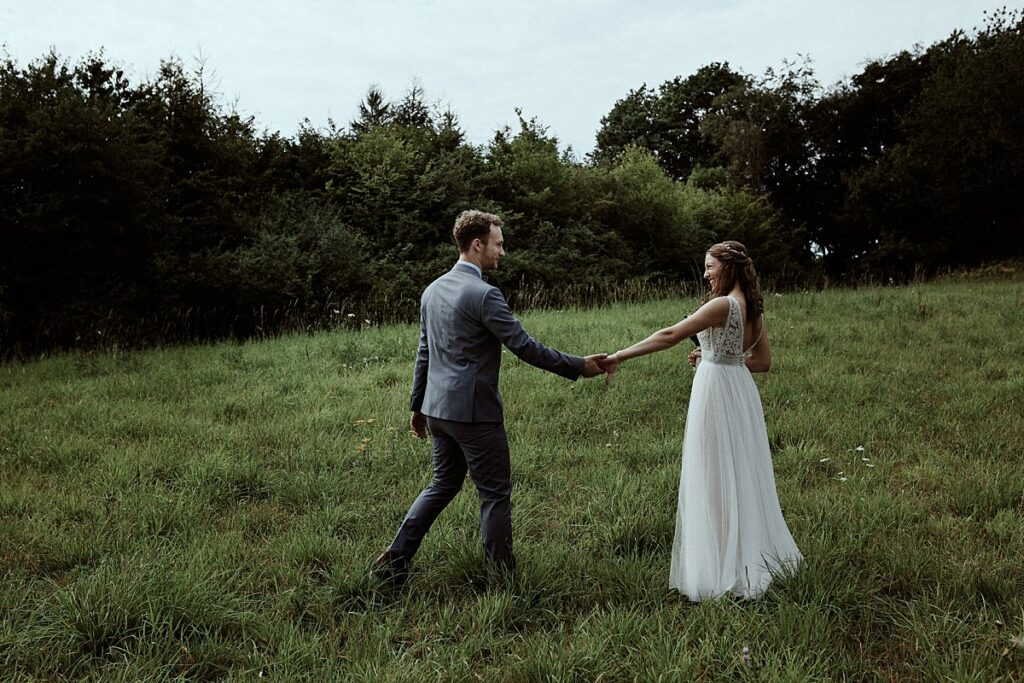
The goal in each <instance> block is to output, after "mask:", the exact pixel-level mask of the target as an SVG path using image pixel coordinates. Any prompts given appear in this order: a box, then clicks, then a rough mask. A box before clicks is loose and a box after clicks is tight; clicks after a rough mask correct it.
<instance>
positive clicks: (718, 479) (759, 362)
mask: <svg viewBox="0 0 1024 683" xmlns="http://www.w3.org/2000/svg"><path fill="white" fill-rule="evenodd" d="M704 278H705V279H706V280H707V281H708V282H709V284H710V285H711V292H710V294H709V298H708V300H707V301H706V302H705V303H704V305H702V306H701V307H700V308H699V309H698V310H697V311H696V312H695V313H694V314H693V315H691V316H689V317H687V318H685V319H684V320H682V321H680V322H678V323H676V324H675V325H673V326H671V327H666V328H665V329H662V330H659V331H657V332H655V333H654V334H652V335H651V336H650V337H648V338H647V339H644V340H643V341H641V342H637V343H636V344H633V345H632V346H630V347H629V348H626V349H623V350H621V351H618V352H616V353H614V354H612V355H611V356H608V358H606V359H605V360H604V361H602V363H601V364H602V367H603V368H604V369H605V370H606V371H607V373H608V376H607V379H606V381H608V382H610V381H611V379H612V376H613V375H614V374H615V372H617V371H618V368H619V365H620V364H621V363H622V362H623V361H626V360H628V359H630V358H636V357H638V356H644V355H647V354H649V353H654V352H656V351H664V350H665V349H668V348H671V347H672V346H675V345H676V344H678V343H679V342H680V341H682V340H683V339H686V338H687V337H690V336H692V335H694V334H696V335H697V337H698V339H699V341H700V350H699V351H694V352H692V353H691V354H690V364H691V365H694V366H695V367H696V369H697V370H696V373H695V375H694V378H693V387H692V389H691V391H690V406H689V410H688V411H687V415H686V433H685V436H684V437H683V455H682V474H681V475H680V478H679V507H678V511H677V513H676V532H675V541H674V542H673V545H672V569H671V573H670V577H669V585H670V586H671V587H672V588H674V589H675V590H678V591H679V592H681V593H683V594H684V595H686V596H687V597H689V599H690V600H693V601H694V602H697V601H700V600H705V599H708V598H715V597H718V596H721V595H724V594H726V593H731V594H733V595H736V596H739V597H744V598H756V597H759V596H760V595H761V594H762V593H764V591H765V590H766V589H767V588H768V584H770V583H771V580H772V577H773V576H775V575H776V574H779V573H784V572H792V571H794V570H795V569H796V567H797V565H799V563H800V562H801V561H802V560H803V556H802V555H801V554H800V551H799V550H798V549H797V547H796V543H795V542H794V541H793V536H792V535H791V534H790V533H789V528H788V527H787V526H786V522H785V520H784V519H783V518H782V510H781V509H780V508H779V498H778V495H777V494H776V492H775V476H774V474H773V472H772V462H771V453H770V451H769V447H768V432H767V430H766V428H765V423H764V411H763V409H762V408H761V398H760V396H759V395H758V392H757V385H755V384H754V379H753V376H752V375H751V373H752V372H766V371H767V370H768V369H769V367H770V366H771V360H772V351H771V345H770V344H769V343H768V332H767V330H766V329H765V325H764V316H763V305H762V304H763V301H762V297H761V292H760V286H759V284H758V279H757V273H756V272H755V271H754V264H753V261H751V259H750V257H749V256H748V255H747V250H746V248H745V247H744V246H743V245H742V244H740V243H739V242H735V241H731V240H730V241H726V242H720V243H718V244H715V245H713V246H712V247H711V248H710V249H708V251H707V253H706V254H705V257H704Z"/></svg>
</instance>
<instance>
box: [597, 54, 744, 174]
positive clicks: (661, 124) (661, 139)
mask: <svg viewBox="0 0 1024 683" xmlns="http://www.w3.org/2000/svg"><path fill="white" fill-rule="evenodd" d="M749 80H750V79H749V78H748V77H746V76H744V75H742V74H740V73H738V72H736V71H733V70H732V69H731V68H730V67H729V65H728V64H727V63H723V64H719V63H713V64H708V65H706V66H703V67H701V68H700V69H698V70H697V71H696V72H695V73H693V74H692V75H690V76H688V77H686V78H680V77H676V78H674V79H672V80H669V81H666V82H664V83H662V84H661V86H660V87H659V88H658V92H657V93H655V92H653V91H652V90H650V89H648V88H647V86H646V85H643V86H641V87H640V88H639V89H638V90H634V91H631V92H630V93H629V94H628V95H627V96H626V97H625V98H624V99H622V100H619V101H618V102H616V103H615V106H614V107H613V108H612V111H611V112H609V114H608V115H607V116H605V117H603V118H602V119H601V128H600V129H599V130H598V132H597V145H596V147H595V150H594V154H593V158H594V159H595V160H597V161H606V162H607V161H610V160H612V159H615V158H616V157H617V156H618V155H620V154H622V152H623V151H624V150H625V148H626V147H627V146H630V145H633V146H638V147H643V148H645V149H648V150H650V151H651V152H652V153H653V154H654V155H655V157H656V158H657V159H658V161H659V163H660V164H661V166H662V168H664V169H665V171H666V172H667V173H668V174H669V175H670V176H671V177H673V178H675V179H677V180H685V179H686V178H687V177H689V175H690V173H691V172H692V171H693V169H694V168H695V167H697V166H705V167H707V166H712V165H714V163H715V157H716V154H717V152H718V147H717V146H716V145H715V144H714V142H713V141H712V140H710V139H709V138H708V136H707V135H706V134H705V132H704V131H703V130H702V128H701V125H702V123H703V121H704V117H705V116H706V115H707V114H708V113H709V112H710V111H712V108H713V105H714V103H715V100H716V98H718V97H720V96H722V95H724V94H725V93H728V92H731V91H733V90H734V89H736V88H739V87H742V86H744V85H746V84H748V83H749Z"/></svg>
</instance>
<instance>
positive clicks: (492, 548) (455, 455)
mask: <svg viewBox="0 0 1024 683" xmlns="http://www.w3.org/2000/svg"><path fill="white" fill-rule="evenodd" d="M501 226H502V222H501V219H500V218H498V217H497V216H495V215H493V214H489V213H483V212H482V211H463V212H462V214H461V215H459V217H458V219H456V221H455V229H454V230H453V234H454V237H455V242H456V244H457V245H458V247H459V260H458V262H457V263H456V264H455V267H454V268H452V269H451V270H450V271H448V272H447V273H445V274H444V275H442V276H441V277H439V278H438V279H436V280H434V282H432V283H431V284H430V285H429V286H428V287H427V288H426V290H424V292H423V296H422V298H421V299H420V343H419V350H418V352H417V356H416V368H415V372H414V374H413V382H412V401H411V405H410V408H411V409H412V419H411V421H410V425H411V427H412V431H413V432H414V433H415V434H416V436H417V437H419V438H423V437H425V436H426V435H427V433H428V431H429V433H430V436H431V439H432V441H433V461H434V478H433V481H432V482H431V483H430V486H428V487H427V488H426V489H424V490H423V492H422V493H420V495H419V497H418V498H416V500H415V501H414V502H413V504H412V507H410V508H409V512H408V513H407V514H406V516H405V521H403V522H402V526H401V527H400V528H399V530H398V534H397V535H396V536H395V540H394V541H392V543H391V546H390V547H389V548H388V549H387V550H385V551H384V552H383V553H381V555H380V557H378V558H377V559H376V560H375V561H374V563H373V574H374V575H375V576H376V577H377V578H379V579H381V580H383V581H390V582H393V583H397V584H401V583H402V582H404V581H405V579H406V577H407V576H408V568H409V563H410V562H411V561H412V558H413V556H414V555H415V554H416V551H417V550H418V549H419V547H420V543H421V542H422V541H423V537H424V535H426V533H427V531H428V530H429V529H430V525H431V524H433V522H434V520H435V519H436V518H437V516H438V515H439V514H440V513H441V511H442V510H444V508H445V506H447V505H448V503H450V502H451V501H452V499H453V498H455V495H456V494H457V493H458V492H459V489H460V488H462V482H463V480H464V479H465V478H466V472H467V471H468V472H469V476H470V478H471V479H472V480H473V484H474V485H475V486H476V489H477V492H478V493H479V495H480V532H481V535H482V536H483V544H484V551H485V553H486V555H487V558H488V559H489V560H490V561H491V562H493V563H494V564H495V565H496V566H497V567H498V568H501V569H505V570H512V569H514V568H515V559H514V557H513V555H512V507H511V502H510V495H511V492H512V481H511V466H510V462H509V449H508V438H507V436H506V434H505V425H504V422H503V419H502V417H503V416H502V405H501V396H500V394H499V393H498V371H499V369H500V365H501V347H502V345H504V346H506V347H507V348H508V349H509V351H511V352H512V353H514V354H515V355H516V356H518V357H519V358H520V359H522V360H523V361H525V362H527V363H529V364H531V365H535V366H536V367H538V368H541V369H542V370H547V371H548V372H553V373H555V374H557V375H561V376H562V377H565V378H567V379H570V380H576V379H577V378H578V377H579V376H580V375H582V376H584V377H594V376H595V375H600V374H602V373H603V372H604V371H603V370H601V368H600V367H599V366H598V364H597V361H598V360H599V359H600V358H602V357H603V356H604V355H605V354H599V355H594V356H587V357H586V358H581V357H580V356H570V355H567V354H564V353H561V352H560V351H556V350H554V349H551V348H548V347H546V346H544V345H543V344H541V343H540V342H538V341H536V340H534V339H533V338H532V337H530V335H528V334H527V333H526V331H525V330H524V329H523V326H522V325H521V324H520V322H519V321H518V320H517V319H516V317H515V316H514V315H513V314H512V311H511V310H509V307H508V304H507V303H506V302H505V298H504V297H503V296H502V294H501V291H500V290H498V288H497V287H493V286H491V285H489V284H487V280H486V279H485V278H484V277H483V272H484V271H487V270H493V269H495V268H497V267H498V262H499V261H500V260H501V259H502V257H503V256H505V249H504V242H503V239H502V235H501Z"/></svg>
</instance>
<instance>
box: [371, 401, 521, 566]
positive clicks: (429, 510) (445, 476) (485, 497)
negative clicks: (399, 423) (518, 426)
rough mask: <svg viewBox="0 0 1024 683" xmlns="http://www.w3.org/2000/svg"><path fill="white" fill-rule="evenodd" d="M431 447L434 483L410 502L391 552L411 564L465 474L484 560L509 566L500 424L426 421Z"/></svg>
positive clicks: (507, 473) (508, 470)
mask: <svg viewBox="0 0 1024 683" xmlns="http://www.w3.org/2000/svg"><path fill="white" fill-rule="evenodd" d="M427 428H428V429H429V430H430V435H431V439H432V441H433V446H434V454H433V458H434V479H433V481H431V482H430V486H428V487H427V488H425V489H424V490H423V492H422V493H420V495H419V496H418V497H417V498H416V500H415V501H414V502H413V504H412V507H410V508H409V512H408V513H407V514H406V516H405V521H403V522H402V526H401V528H400V529H399V530H398V535H397V536H395V540H394V541H393V542H392V543H391V549H392V550H394V551H396V552H398V553H400V554H402V555H403V556H404V557H405V558H406V559H407V560H411V559H412V557H413V555H415V554H416V551H417V550H419V547H420V543H421V542H422V541H423V537H424V536H425V535H426V533H427V531H429V530H430V525H431V524H433V523H434V520H435V519H437V516H438V515H439V514H441V511H442V510H444V509H445V507H446V506H447V505H448V503H450V502H451V501H452V499H453V498H455V496H456V494H458V492H459V490H460V489H461V488H462V482H463V481H464V480H465V478H466V471H467V470H468V471H469V476H470V479H472V480H473V484H474V485H476V490H477V493H479V495H480V534H481V536H482V537H483V543H484V551H485V553H486V554H487V557H488V558H489V559H490V560H492V561H494V562H495V563H497V564H499V565H501V566H504V567H506V568H513V567H514V565H515V560H514V558H513V556H512V503H511V494H512V467H511V463H510V462H509V450H508V437H507V435H506V434H505V425H504V424H502V423H501V422H451V421H450V420H439V419H436V418H433V417H428V418H427Z"/></svg>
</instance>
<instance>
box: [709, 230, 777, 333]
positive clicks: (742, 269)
mask: <svg viewBox="0 0 1024 683" xmlns="http://www.w3.org/2000/svg"><path fill="white" fill-rule="evenodd" d="M708 254H710V255H711V256H714V257H715V258H716V259H718V262H719V263H721V264H722V266H721V268H719V270H718V272H719V277H718V278H717V280H718V289H719V291H715V292H709V293H708V298H709V299H710V298H711V297H715V296H723V295H725V294H728V293H729V291H730V290H731V289H732V288H733V286H735V284H736V283H737V282H739V284H740V289H742V290H743V295H744V296H745V297H746V299H747V320H757V317H758V316H760V315H761V313H762V312H764V297H763V296H761V283H760V282H759V281H758V279H757V271H756V270H754V262H753V261H752V260H751V258H750V256H749V255H748V254H747V248H746V247H744V246H743V245H742V244H740V243H739V242H737V241H736V240H726V241H724V242H719V243H718V244H712V245H711V246H710V247H708Z"/></svg>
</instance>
